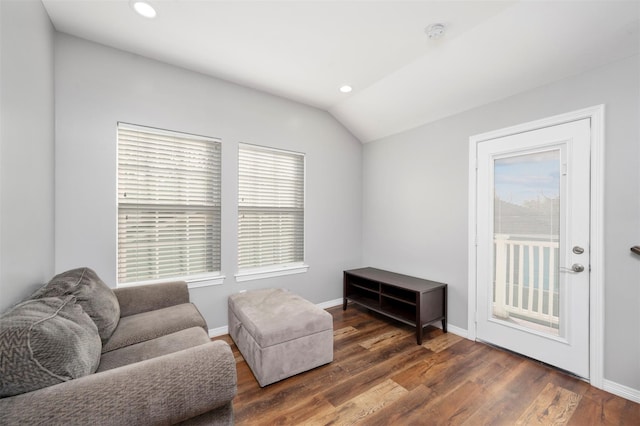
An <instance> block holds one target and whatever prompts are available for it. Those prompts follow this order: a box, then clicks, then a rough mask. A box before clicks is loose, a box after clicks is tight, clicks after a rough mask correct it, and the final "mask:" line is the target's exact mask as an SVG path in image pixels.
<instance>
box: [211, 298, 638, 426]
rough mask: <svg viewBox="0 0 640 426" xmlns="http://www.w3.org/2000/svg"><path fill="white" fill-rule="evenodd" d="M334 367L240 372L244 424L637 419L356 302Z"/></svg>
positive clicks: (608, 402) (611, 398)
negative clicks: (262, 380) (277, 377)
mask: <svg viewBox="0 0 640 426" xmlns="http://www.w3.org/2000/svg"><path fill="white" fill-rule="evenodd" d="M328 312H329V313H331V315H332V316H333V320H334V361H333V362H332V363H331V364H328V365H325V366H322V367H319V368H316V369H314V370H312V371H309V372H306V373H302V374H299V375H297V376H294V377H291V378H289V379H286V380H283V381H281V382H278V383H274V384H272V385H270V386H267V387H265V388H260V386H259V385H258V382H257V381H256V380H255V378H254V377H253V374H252V373H251V370H250V369H249V367H248V365H247V364H246V362H245V361H244V359H243V358H242V355H241V354H240V353H239V352H238V349H237V348H236V346H235V345H234V344H233V341H232V340H231V339H230V338H229V336H228V335H226V336H221V337H219V339H223V340H225V341H227V342H228V343H229V344H231V346H232V349H233V351H234V355H235V357H236V361H237V368H238V395H237V396H236V398H235V399H234V409H235V415H236V424H237V425H277V424H280V425H351V424H365V425H441V424H442V425H444V424H447V425H472V426H475V425H576V426H584V425H635V426H637V425H640V404H636V403H634V402H631V401H628V400H626V399H623V398H620V397H617V396H615V395H612V394H610V393H607V392H604V391H601V390H599V389H596V388H594V387H592V386H590V385H589V384H587V383H585V382H583V381H581V380H579V379H576V378H574V377H571V376H568V375H566V374H564V373H562V372H560V371H557V370H555V369H553V368H550V367H548V366H545V365H542V364H539V363H537V362H534V361H531V360H529V359H526V358H523V357H520V356H517V355H514V354H511V353H508V352H505V351H501V350H498V349H495V348H492V347H490V346H487V345H484V344H481V343H476V342H472V341H470V340H467V339H463V338H461V337H459V336H456V335H454V334H451V333H446V334H443V333H442V331H441V330H439V329H437V328H434V327H428V328H426V329H425V338H424V340H423V345H421V346H418V345H416V339H415V333H414V330H413V328H411V327H409V326H405V325H403V324H401V323H398V322H395V321H392V320H389V319H387V318H384V317H382V316H379V315H377V314H374V313H370V312H369V311H367V310H365V309H362V308H360V307H357V306H354V305H349V307H348V308H347V310H346V311H342V308H341V307H335V308H331V309H328Z"/></svg>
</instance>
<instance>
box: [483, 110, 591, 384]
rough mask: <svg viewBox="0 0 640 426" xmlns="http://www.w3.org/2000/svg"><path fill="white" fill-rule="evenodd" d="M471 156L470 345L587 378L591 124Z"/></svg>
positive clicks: (543, 132)
mask: <svg viewBox="0 0 640 426" xmlns="http://www.w3.org/2000/svg"><path fill="white" fill-rule="evenodd" d="M476 158H477V178H476V194H477V211H476V228H477V229H476V232H477V237H476V238H477V249H476V254H477V255H476V259H477V260H476V261H477V264H476V274H477V276H476V303H477V305H476V323H477V324H476V336H477V338H478V339H479V340H483V341H486V342H488V343H491V344H495V345H497V346H501V347H504V348H506V349H509V350H512V351H514V352H518V353H521V354H523V355H526V356H529V357H531V358H534V359H537V360H540V361H543V362H545V363H548V364H551V365H554V366H556V367H558V368H561V369H563V370H567V371H570V372H572V373H574V374H576V375H578V376H581V377H584V378H588V377H589V270H590V268H589V256H590V253H589V249H590V238H589V230H590V223H589V212H590V200H589V193H590V120H589V119H582V120H578V121H573V122H570V123H565V124H559V125H555V126H551V127H545V128H542V129H538V130H532V131H527V132H523V133H518V134H515V135H510V136H505V137H499V138H496V139H490V140H486V141H483V142H480V143H478V144H477V152H476Z"/></svg>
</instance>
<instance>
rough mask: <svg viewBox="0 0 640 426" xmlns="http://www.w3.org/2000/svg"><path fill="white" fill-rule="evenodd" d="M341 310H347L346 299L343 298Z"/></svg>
mask: <svg viewBox="0 0 640 426" xmlns="http://www.w3.org/2000/svg"><path fill="white" fill-rule="evenodd" d="M342 310H343V311H346V310H347V299H346V298H345V299H344V301H343V302H342Z"/></svg>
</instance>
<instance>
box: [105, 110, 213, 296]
mask: <svg viewBox="0 0 640 426" xmlns="http://www.w3.org/2000/svg"><path fill="white" fill-rule="evenodd" d="M121 130H122V131H123V134H124V133H125V132H127V131H128V132H144V133H148V134H150V135H153V136H157V137H158V138H161V137H163V136H168V137H172V138H180V139H184V140H185V141H194V142H196V143H198V142H203V141H205V142H207V143H212V144H215V145H216V147H217V149H218V150H220V151H221V149H222V144H221V140H220V139H218V138H212V137H207V136H200V135H194V134H189V133H185V132H178V131H170V130H164V129H158V128H153V127H148V126H140V125H134V124H129V123H123V122H118V123H117V147H118V149H117V163H118V170H117V184H118V191H117V197H116V198H117V200H116V203H117V210H118V220H117V221H116V222H117V231H116V232H117V237H116V239H117V250H118V253H117V256H116V259H117V265H116V269H117V281H118V283H117V286H118V287H129V286H136V285H143V284H156V283H162V282H168V281H186V282H187V283H188V286H189V288H196V287H205V286H211V285H219V284H222V283H223V282H224V278H225V277H224V275H222V273H221V269H222V268H221V266H222V251H221V227H222V224H221V220H222V218H221V211H222V206H221V204H222V202H221V195H222V194H221V192H222V188H221V182H220V181H218V183H217V187H218V188H219V193H217V194H215V195H214V197H217V198H218V200H220V202H219V206H218V209H219V211H218V213H217V218H218V221H219V223H218V224H217V227H218V239H217V241H215V240H214V243H217V247H215V248H214V253H215V252H217V253H218V259H217V260H216V261H215V263H217V265H218V266H219V270H217V271H207V272H202V273H193V274H189V275H173V276H161V277H156V278H152V279H144V280H135V281H127V282H120V280H121V275H120V252H119V251H120V249H121V247H120V242H121V239H120V225H121V224H120V212H121V206H122V205H126V203H124V202H122V200H123V199H124V196H123V195H122V194H121V190H123V191H124V190H125V188H123V187H121V165H120V164H121V155H120V151H121ZM123 139H124V138H123ZM218 155H219V157H218V158H217V160H216V161H217V162H218V170H217V172H214V174H216V173H217V175H218V178H219V179H220V180H221V179H222V178H221V171H222V158H221V153H219V154H218ZM151 183H152V184H156V185H157V181H152V182H151ZM180 189H181V188H180ZM148 195H151V194H148ZM151 196H153V195H151ZM134 204H135V203H131V204H130V205H134ZM150 204H153V205H157V206H158V208H159V209H162V208H168V209H172V210H180V209H181V208H182V209H183V210H185V211H187V210H190V209H192V208H193V207H194V206H195V207H196V208H199V207H202V208H205V205H204V204H198V203H195V204H194V205H180V204H179V203H171V202H170V201H169V202H166V203H158V202H157V199H156V201H154V202H150ZM207 207H210V206H207ZM215 263H214V264H215Z"/></svg>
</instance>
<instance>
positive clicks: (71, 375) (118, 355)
mask: <svg viewBox="0 0 640 426" xmlns="http://www.w3.org/2000/svg"><path fill="white" fill-rule="evenodd" d="M0 358H2V361H1V362H0V424H3V425H4V424H45V423H46V424H49V425H51V424H65V425H68V424H78V425H88V424H94V425H156V424H163V425H164V424H178V423H182V424H233V405H232V400H233V398H234V396H235V394H236V390H237V385H236V383H237V379H236V366H235V359H234V357H233V354H232V352H231V349H230V347H229V345H228V344H227V343H225V342H222V341H215V342H211V341H210V339H209V336H208V333H207V325H206V323H205V321H204V319H203V318H202V315H200V313H199V312H198V310H197V309H196V307H195V306H194V305H193V304H191V303H189V293H188V290H187V285H186V284H185V283H184V282H172V283H165V284H154V285H147V286H138V287H124V288H118V289H114V290H111V289H110V288H109V287H108V286H106V285H105V284H104V283H103V282H102V281H101V280H100V279H99V278H98V277H97V275H95V273H94V272H93V271H91V270H90V269H88V268H80V269H75V270H72V271H68V272H65V273H63V274H60V275H58V276H56V277H54V278H53V279H52V280H51V281H50V282H49V283H48V284H47V285H45V286H44V287H43V288H41V289H40V290H38V291H37V292H36V293H35V294H34V295H32V296H31V297H30V298H29V299H27V300H25V301H23V302H21V303H20V304H18V305H16V306H14V307H13V308H12V309H10V310H9V311H8V312H7V313H5V314H3V315H2V316H1V317H0Z"/></svg>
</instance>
